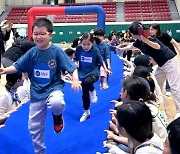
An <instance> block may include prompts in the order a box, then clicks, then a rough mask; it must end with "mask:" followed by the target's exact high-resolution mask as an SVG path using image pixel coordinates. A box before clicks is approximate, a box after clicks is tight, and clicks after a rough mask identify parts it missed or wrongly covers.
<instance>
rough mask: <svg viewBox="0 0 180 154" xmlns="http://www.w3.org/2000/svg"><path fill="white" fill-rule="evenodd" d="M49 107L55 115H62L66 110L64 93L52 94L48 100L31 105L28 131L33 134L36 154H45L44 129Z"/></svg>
mask: <svg viewBox="0 0 180 154" xmlns="http://www.w3.org/2000/svg"><path fill="white" fill-rule="evenodd" d="M47 106H48V108H50V109H51V110H52V112H53V114H54V115H60V114H62V113H63V111H64V109H65V101H64V94H63V92H62V91H54V92H52V93H51V94H50V95H49V97H48V98H47V99H46V100H42V101H39V102H34V103H31V104H30V110H29V121H28V129H29V132H30V134H31V138H32V142H33V145H34V150H35V153H36V154H44V153H45V148H46V147H45V144H44V129H45V118H46V114H47Z"/></svg>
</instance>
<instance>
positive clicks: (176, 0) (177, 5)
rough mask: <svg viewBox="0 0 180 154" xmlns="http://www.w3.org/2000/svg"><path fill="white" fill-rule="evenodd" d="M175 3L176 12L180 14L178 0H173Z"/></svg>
mask: <svg viewBox="0 0 180 154" xmlns="http://www.w3.org/2000/svg"><path fill="white" fill-rule="evenodd" d="M175 3H176V7H177V10H178V13H179V15H180V1H179V0H175Z"/></svg>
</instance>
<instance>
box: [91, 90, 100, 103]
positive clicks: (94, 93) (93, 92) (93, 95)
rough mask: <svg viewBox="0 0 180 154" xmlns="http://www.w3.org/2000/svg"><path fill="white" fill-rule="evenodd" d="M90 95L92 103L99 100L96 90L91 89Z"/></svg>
mask: <svg viewBox="0 0 180 154" xmlns="http://www.w3.org/2000/svg"><path fill="white" fill-rule="evenodd" d="M89 95H90V99H91V102H92V103H96V102H97V100H98V97H97V94H96V90H93V91H90V92H89Z"/></svg>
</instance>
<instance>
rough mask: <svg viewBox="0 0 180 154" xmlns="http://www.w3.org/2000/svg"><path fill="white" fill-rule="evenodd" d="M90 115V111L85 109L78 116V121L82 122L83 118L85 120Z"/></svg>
mask: <svg viewBox="0 0 180 154" xmlns="http://www.w3.org/2000/svg"><path fill="white" fill-rule="evenodd" d="M89 117H90V111H89V110H88V111H85V112H84V113H83V115H82V117H81V118H80V122H83V121H85V120H87V119H88V118H89Z"/></svg>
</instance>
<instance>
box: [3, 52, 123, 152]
mask: <svg viewBox="0 0 180 154" xmlns="http://www.w3.org/2000/svg"><path fill="white" fill-rule="evenodd" d="M111 63H112V65H111V67H112V72H113V74H112V75H111V76H110V77H109V88H108V89H106V90H100V89H99V84H100V83H99V81H98V82H97V83H96V84H95V88H96V91H97V95H98V102H97V104H91V107H90V110H91V117H90V118H89V119H88V120H87V121H85V122H82V123H80V122H79V119H80V117H81V115H82V114H83V108H82V100H81V91H80V92H72V91H71V88H70V84H68V83H67V84H66V86H65V101H66V109H65V111H64V121H65V128H64V130H63V132H62V133H60V134H55V133H54V131H53V122H52V115H51V111H50V110H48V113H47V118H46V129H45V144H46V147H47V149H46V153H47V154H95V153H96V152H97V151H99V152H105V151H106V150H107V149H105V148H103V144H102V143H103V141H104V140H105V139H106V134H105V133H104V130H105V129H108V127H109V120H110V118H111V116H110V114H109V109H111V108H113V107H114V106H113V103H111V102H110V101H111V100H112V99H117V98H118V97H119V93H120V90H121V80H122V72H123V71H122V61H120V60H119V59H118V57H117V56H116V55H115V54H112V62H111ZM28 113H29V102H28V103H26V104H25V105H23V106H22V107H21V108H20V109H19V110H18V111H17V112H14V113H12V115H11V116H10V117H9V119H8V120H7V121H6V123H5V127H3V128H0V154H33V153H34V152H33V146H32V142H31V138H30V135H29V132H28Z"/></svg>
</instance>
